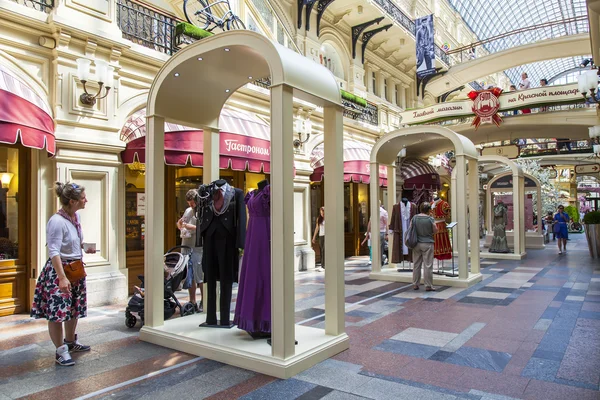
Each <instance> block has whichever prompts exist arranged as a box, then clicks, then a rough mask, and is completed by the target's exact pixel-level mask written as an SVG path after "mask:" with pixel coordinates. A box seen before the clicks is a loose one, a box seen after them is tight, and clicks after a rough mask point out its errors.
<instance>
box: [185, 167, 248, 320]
mask: <svg viewBox="0 0 600 400" xmlns="http://www.w3.org/2000/svg"><path fill="white" fill-rule="evenodd" d="M198 195H199V197H198V198H199V201H198V215H199V219H200V221H201V222H200V223H199V224H198V225H197V234H196V238H197V239H196V240H197V241H198V243H197V246H202V247H203V249H204V252H203V256H202V268H203V270H204V281H205V283H206V285H207V300H206V322H205V323H202V324H201V325H200V326H202V327H231V326H232V325H231V322H230V308H231V293H232V286H233V283H234V282H237V281H238V275H239V250H240V249H243V248H244V245H245V241H246V210H245V207H244V192H243V191H242V190H241V189H237V188H234V187H232V186H231V185H229V184H228V183H227V181H226V180H224V179H218V180H216V181H214V182H212V183H211V184H209V185H202V186H200V188H199V189H198ZM217 282H219V283H220V301H219V313H220V319H219V320H217Z"/></svg>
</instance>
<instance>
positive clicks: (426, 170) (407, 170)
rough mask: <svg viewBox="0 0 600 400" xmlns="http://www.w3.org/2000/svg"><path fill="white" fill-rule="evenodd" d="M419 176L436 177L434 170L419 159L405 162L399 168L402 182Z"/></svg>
mask: <svg viewBox="0 0 600 400" xmlns="http://www.w3.org/2000/svg"><path fill="white" fill-rule="evenodd" d="M421 175H438V173H437V171H436V170H435V168H434V167H433V166H432V165H430V164H428V163H427V162H425V161H423V160H419V159H412V160H405V161H404V162H403V163H402V165H401V167H400V176H401V177H402V179H403V180H404V181H407V180H409V179H410V178H414V177H416V176H421Z"/></svg>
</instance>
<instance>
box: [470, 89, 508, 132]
mask: <svg viewBox="0 0 600 400" xmlns="http://www.w3.org/2000/svg"><path fill="white" fill-rule="evenodd" d="M500 93H502V89H500V88H497V87H496V88H493V89H489V90H481V91H478V92H477V91H472V92H470V93H469V94H468V95H467V96H468V97H469V98H470V99H471V100H473V107H471V109H472V110H473V113H475V119H474V120H473V124H472V125H473V126H474V127H475V130H477V128H479V125H481V124H491V123H492V122H493V123H494V124H495V125H496V126H500V123H501V122H502V118H500V116H499V115H498V110H500V101H499V100H498V96H500Z"/></svg>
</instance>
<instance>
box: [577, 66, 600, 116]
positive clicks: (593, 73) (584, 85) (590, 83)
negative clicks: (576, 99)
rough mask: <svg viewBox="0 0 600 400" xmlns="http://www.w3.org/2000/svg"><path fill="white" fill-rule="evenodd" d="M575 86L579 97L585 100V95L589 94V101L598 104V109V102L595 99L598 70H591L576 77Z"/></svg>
mask: <svg viewBox="0 0 600 400" xmlns="http://www.w3.org/2000/svg"><path fill="white" fill-rule="evenodd" d="M577 84H578V87H579V91H580V92H581V95H582V96H583V97H584V98H585V99H586V100H587V94H588V93H590V100H591V101H592V102H593V103H595V104H598V108H600V102H599V101H598V99H596V90H597V89H598V70H597V69H591V70H589V71H585V72H583V73H581V74H580V75H579V76H578V77H577Z"/></svg>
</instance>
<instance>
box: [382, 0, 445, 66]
mask: <svg viewBox="0 0 600 400" xmlns="http://www.w3.org/2000/svg"><path fill="white" fill-rule="evenodd" d="M375 3H377V5H378V6H379V7H380V8H381V9H382V10H383V11H384V12H385V13H386V14H387V16H388V17H389V18H390V19H392V20H393V21H395V22H397V23H398V24H400V26H402V27H403V28H404V29H406V30H407V31H408V32H410V34H411V35H412V36H413V37H414V36H415V22H414V21H413V20H412V19H410V18H409V17H408V16H407V15H406V14H404V12H403V11H402V10H401V9H400V7H398V6H397V5H396V4H395V3H394V2H393V1H392V0H375ZM435 57H436V58H437V59H439V60H440V61H441V62H443V63H444V64H446V65H447V66H450V59H449V57H448V54H446V52H445V51H444V50H442V49H441V48H440V46H438V45H437V44H436V45H435Z"/></svg>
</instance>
